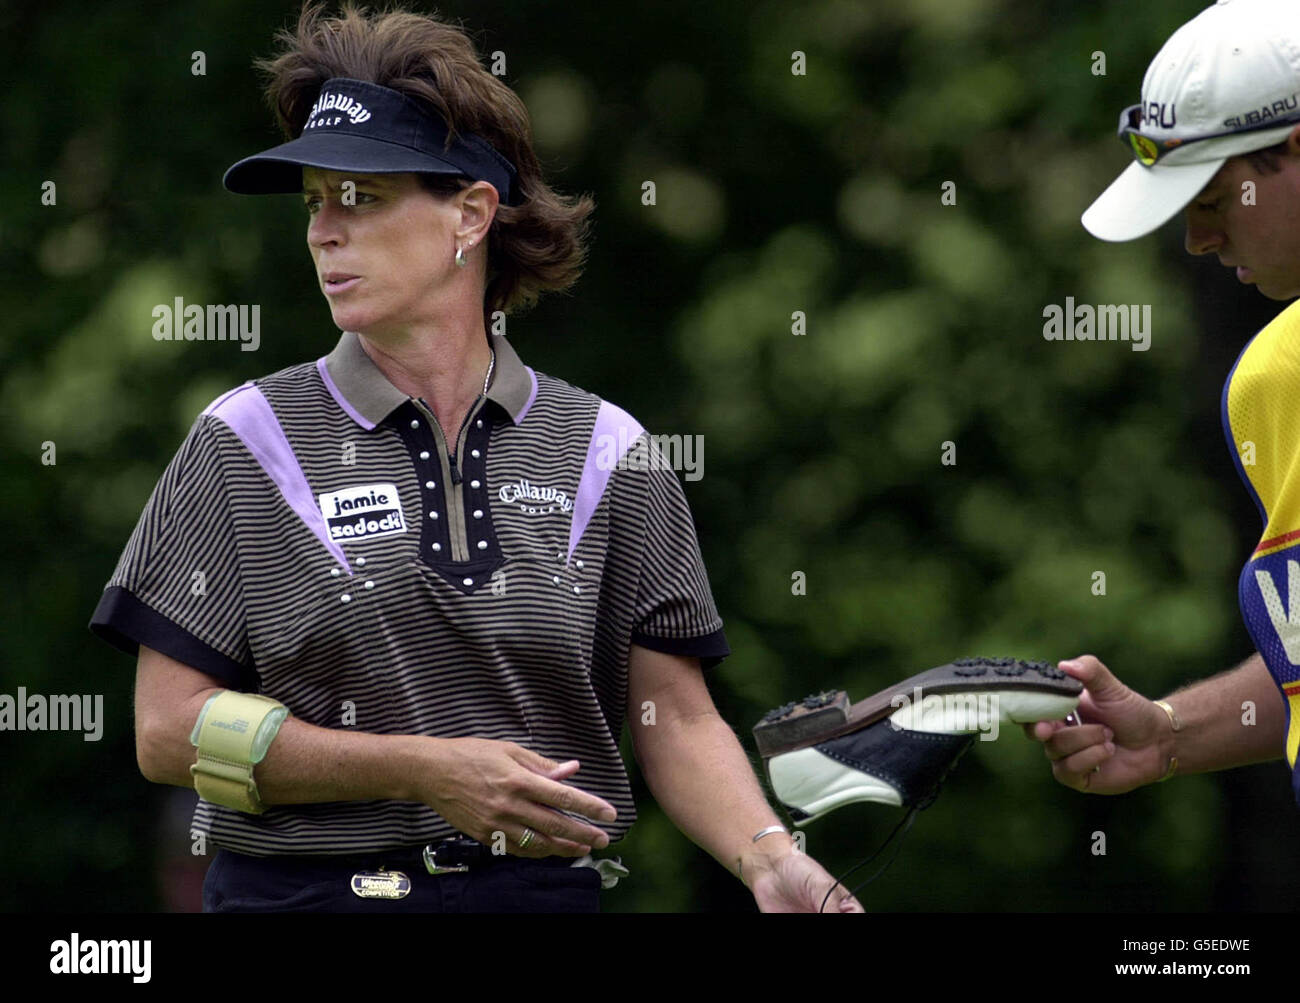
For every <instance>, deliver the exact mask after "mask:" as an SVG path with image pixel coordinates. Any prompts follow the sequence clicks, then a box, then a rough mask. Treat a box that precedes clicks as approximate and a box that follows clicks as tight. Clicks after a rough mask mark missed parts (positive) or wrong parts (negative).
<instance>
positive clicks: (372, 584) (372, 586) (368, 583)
mask: <svg viewBox="0 0 1300 1003" xmlns="http://www.w3.org/2000/svg"><path fill="white" fill-rule="evenodd" d="M374 587H375V583H374V582H366V588H368V589H373V588H374Z"/></svg>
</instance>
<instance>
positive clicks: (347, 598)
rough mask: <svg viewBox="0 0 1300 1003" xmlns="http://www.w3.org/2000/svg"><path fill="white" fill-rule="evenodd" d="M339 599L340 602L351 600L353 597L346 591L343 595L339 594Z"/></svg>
mask: <svg viewBox="0 0 1300 1003" xmlns="http://www.w3.org/2000/svg"><path fill="white" fill-rule="evenodd" d="M339 601H340V602H351V601H352V597H351V596H350V595H348V594H347V593H346V592H344V593H343V594H342V595H341V596H339Z"/></svg>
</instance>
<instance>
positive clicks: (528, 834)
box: [519, 829, 537, 850]
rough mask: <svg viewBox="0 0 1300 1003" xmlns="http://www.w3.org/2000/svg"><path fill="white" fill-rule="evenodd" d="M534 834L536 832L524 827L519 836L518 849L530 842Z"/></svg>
mask: <svg viewBox="0 0 1300 1003" xmlns="http://www.w3.org/2000/svg"><path fill="white" fill-rule="evenodd" d="M536 835H537V833H535V832H533V830H532V829H525V830H524V834H523V835H522V836H520V837H519V849H521V850H522V849H523V848H524V847H525V846H527V845H528V844H529V843H531V842H532V841H533V837H534V836H536Z"/></svg>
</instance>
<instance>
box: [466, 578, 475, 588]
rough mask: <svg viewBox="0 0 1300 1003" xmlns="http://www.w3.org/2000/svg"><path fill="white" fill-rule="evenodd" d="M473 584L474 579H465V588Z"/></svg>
mask: <svg viewBox="0 0 1300 1003" xmlns="http://www.w3.org/2000/svg"><path fill="white" fill-rule="evenodd" d="M473 584H474V579H473V578H466V579H465V585H466V586H469V585H473Z"/></svg>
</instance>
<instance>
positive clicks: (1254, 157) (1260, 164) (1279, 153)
mask: <svg viewBox="0 0 1300 1003" xmlns="http://www.w3.org/2000/svg"><path fill="white" fill-rule="evenodd" d="M1286 144H1287V140H1285V139H1284V140H1282V142H1280V143H1278V144H1276V145H1275V146H1266V147H1264V149H1262V150H1251V151H1250V152H1249V153H1243V154H1242V156H1243V157H1245V158H1246V160H1247V162H1249V164H1250V166H1251V167H1253V168H1254V169H1255V173H1256V174H1276V173H1277V172H1278V171H1280V170H1281V169H1282V158H1283V157H1284V156H1285V155H1286Z"/></svg>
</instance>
